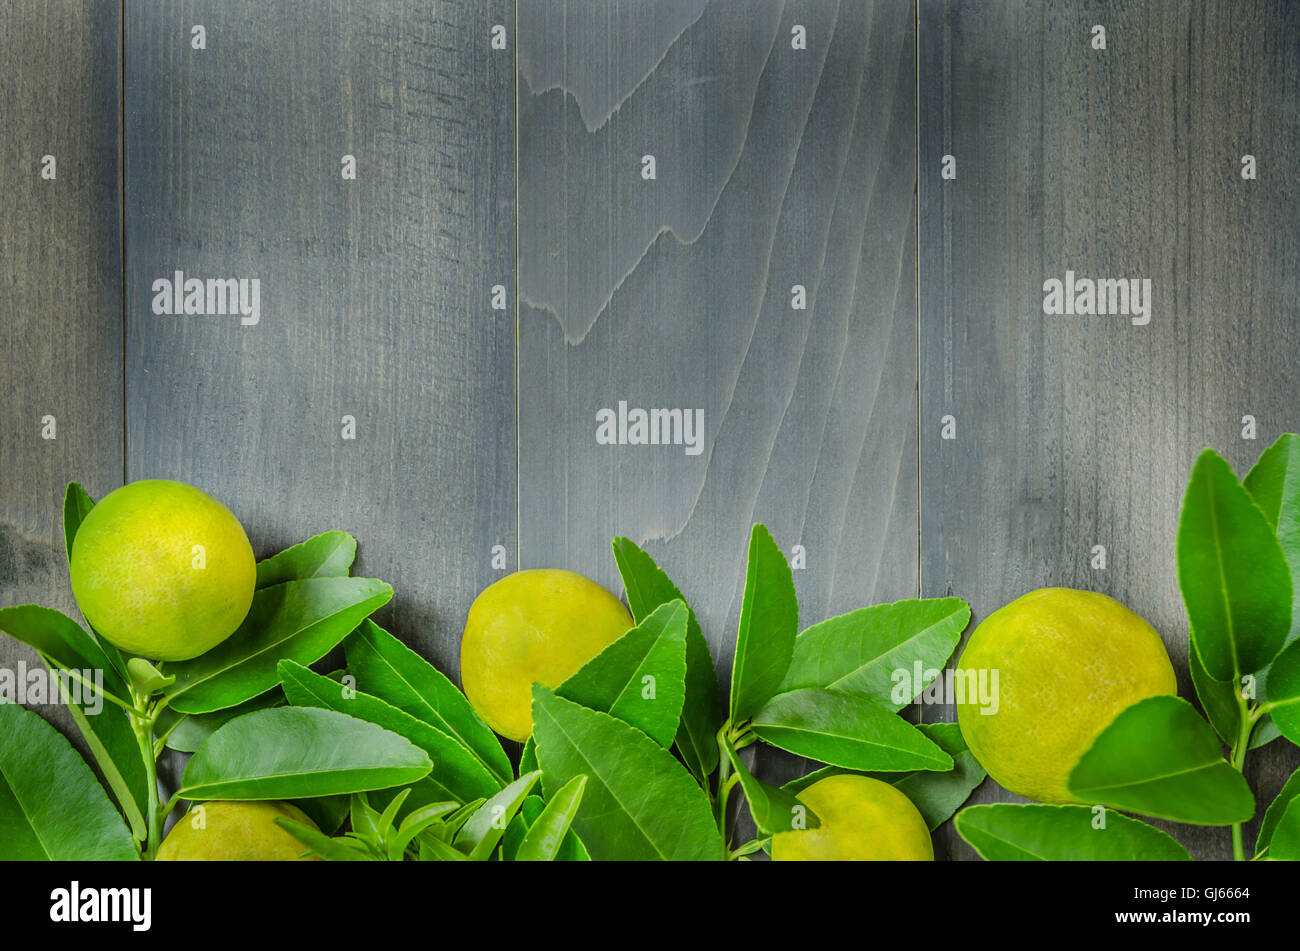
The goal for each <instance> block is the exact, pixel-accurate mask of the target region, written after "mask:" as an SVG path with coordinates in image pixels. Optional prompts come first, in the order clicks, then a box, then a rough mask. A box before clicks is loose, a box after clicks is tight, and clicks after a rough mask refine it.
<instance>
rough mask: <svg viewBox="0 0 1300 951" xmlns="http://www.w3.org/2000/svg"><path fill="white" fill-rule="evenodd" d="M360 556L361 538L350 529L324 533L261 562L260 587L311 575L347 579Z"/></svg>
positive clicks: (259, 571)
mask: <svg viewBox="0 0 1300 951" xmlns="http://www.w3.org/2000/svg"><path fill="white" fill-rule="evenodd" d="M356 557H357V540H356V539H355V538H353V537H352V536H351V535H349V534H348V533H347V532H324V533H323V534H320V535H315V536H313V537H311V538H309V539H307V540H306V541H305V542H299V543H298V544H297V545H294V546H293V547H292V548H286V549H285V550H284V551H282V552H280V553H279V554H277V555H272V556H271V557H270V558H264V559H262V560H261V561H259V562H258V563H257V587H259V588H269V587H271V586H272V585H277V584H283V583H284V582H286V581H305V580H307V579H308V578H346V577H347V575H348V572H349V571H350V570H351V569H352V562H353V561H354V560H355V559H356Z"/></svg>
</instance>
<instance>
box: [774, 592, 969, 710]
mask: <svg viewBox="0 0 1300 951" xmlns="http://www.w3.org/2000/svg"><path fill="white" fill-rule="evenodd" d="M969 622H970V606H969V605H968V604H967V603H966V602H965V601H962V600H961V599H960V598H930V599H925V600H918V599H912V600H908V601H897V602H895V603H893V604H877V605H873V606H871V607H868V608H860V609H859V610H857V611H850V612H849V613H848V614H841V615H840V616H839V617H833V618H830V619H829V620H826V621H822V622H821V623H820V624H814V625H813V626H812V627H810V628H808V629H807V630H806V631H804V632H803V633H802V634H800V635H799V636H798V637H797V638H795V642H794V657H793V659H792V660H791V661H790V670H789V671H788V672H787V673H786V675H785V682H784V683H783V684H782V685H781V689H782V691H786V690H798V689H799V688H801V687H821V688H823V689H826V690H842V691H845V692H848V693H861V694H864V695H866V696H867V697H869V698H870V699H872V700H874V701H876V702H877V703H879V704H880V705H881V706H884V707H889V708H890V709H891V710H899V709H902V708H903V707H904V706H906V705H907V704H908V703H910V702H911V701H912V700H913V699H914V698H915V697H916V696H917V695H918V694H919V693H920V692H921V690H922V689H923V688H924V687H925V684H926V681H925V680H924V676H925V674H926V672H928V671H938V670H939V669H941V668H942V667H943V665H944V663H945V662H946V661H947V660H948V658H949V657H950V656H951V655H952V652H953V650H954V649H955V648H956V647H957V642H958V641H960V640H961V632H962V631H964V630H965V629H966V625H967V624H968V623H969ZM918 666H919V668H920V670H921V672H922V676H921V677H916V676H914V675H913V671H914V669H915V668H916V667H918ZM900 670H902V671H906V672H907V675H908V678H909V682H910V683H911V690H910V691H909V694H910V695H909V696H907V697H906V698H905V699H902V700H900V699H899V698H898V697H897V696H894V694H895V690H896V687H895V679H894V674H895V672H896V671H900Z"/></svg>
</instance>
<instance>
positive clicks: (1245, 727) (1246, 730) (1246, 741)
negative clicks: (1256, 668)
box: [1230, 689, 1264, 862]
mask: <svg viewBox="0 0 1300 951" xmlns="http://www.w3.org/2000/svg"><path fill="white" fill-rule="evenodd" d="M1237 714H1238V715H1237V719H1238V721H1239V724H1240V726H1239V728H1238V730H1237V741H1236V742H1235V743H1233V744H1232V758H1231V760H1230V762H1231V763H1232V768H1233V769H1235V770H1236V771H1237V772H1239V773H1240V772H1243V770H1244V768H1245V765H1246V753H1247V752H1248V751H1249V750H1250V735H1251V734H1252V733H1253V732H1254V731H1255V724H1256V723H1258V722H1259V719H1260V717H1262V716H1263V715H1264V708H1263V707H1258V706H1257V707H1251V706H1250V704H1249V703H1248V702H1247V701H1246V698H1245V697H1243V696H1242V695H1241V690H1240V689H1238V690H1237ZM1232 857H1233V859H1234V860H1235V861H1238V862H1241V861H1244V860H1245V858H1246V847H1245V842H1244V841H1243V837H1242V823H1240V822H1234V823H1233V824H1232Z"/></svg>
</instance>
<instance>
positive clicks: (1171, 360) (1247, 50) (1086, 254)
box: [919, 0, 1300, 857]
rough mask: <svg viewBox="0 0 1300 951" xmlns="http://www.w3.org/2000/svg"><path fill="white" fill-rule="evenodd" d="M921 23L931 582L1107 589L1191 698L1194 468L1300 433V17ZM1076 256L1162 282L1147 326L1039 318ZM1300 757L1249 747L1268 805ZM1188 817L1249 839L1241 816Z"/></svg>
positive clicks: (937, 587) (1045, 8)
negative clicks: (1235, 821) (1182, 560)
mask: <svg viewBox="0 0 1300 951" xmlns="http://www.w3.org/2000/svg"><path fill="white" fill-rule="evenodd" d="M919 15H920V27H919V30H920V33H919V46H920V75H921V82H920V89H919V114H920V117H921V120H920V155H919V182H920V185H919V187H920V218H919V221H920V235H921V238H920V252H921V253H920V286H921V287H922V289H923V290H922V295H921V306H920V315H921V368H922V369H921V414H920V432H921V439H920V450H921V472H922V474H923V476H922V484H921V490H922V491H921V538H922V567H921V582H922V589H923V592H924V593H925V594H926V595H938V594H944V593H947V592H953V593H956V594H958V595H961V596H963V597H966V598H968V599H970V600H971V602H972V604H973V606H974V609H975V619H976V622H978V621H979V620H980V619H981V618H982V617H984V616H985V615H987V614H988V613H989V612H990V611H991V610H993V609H996V608H997V607H999V606H1001V605H1002V604H1004V603H1006V602H1007V601H1010V600H1011V599H1013V598H1015V597H1017V596H1019V595H1020V594H1023V593H1024V592H1025V591H1028V590H1030V589H1033V588H1036V587H1040V586H1044V585H1048V584H1054V585H1066V586H1070V587H1081V588H1090V589H1095V590H1099V591H1103V592H1105V593H1107V594H1110V595H1113V596H1114V597H1116V598H1118V599H1120V600H1121V601H1123V602H1124V603H1126V604H1128V605H1130V606H1131V607H1132V608H1133V609H1135V610H1136V611H1138V613H1140V614H1142V615H1143V616H1145V617H1147V618H1148V619H1149V620H1150V621H1151V622H1152V623H1153V624H1154V625H1155V627H1156V628H1157V629H1158V630H1159V631H1161V633H1162V635H1163V636H1164V638H1165V640H1166V642H1167V644H1168V647H1169V651H1170V654H1171V657H1172V658H1173V660H1174V666H1175V668H1176V669H1177V670H1179V671H1180V677H1181V680H1180V692H1181V693H1182V694H1183V695H1184V696H1187V697H1191V696H1193V692H1192V688H1191V684H1190V682H1189V680H1188V678H1187V675H1186V658H1187V622H1186V617H1185V614H1184V611H1183V607H1182V603H1181V600H1180V597H1179V593H1178V588H1177V582H1176V574H1175V564H1174V539H1175V533H1176V527H1177V516H1178V511H1179V506H1180V503H1181V499H1182V494H1183V490H1184V487H1185V482H1186V477H1187V473H1188V471H1189V469H1190V466H1191V463H1192V460H1193V458H1194V457H1195V454H1196V453H1197V452H1198V451H1199V450H1200V448H1201V447H1202V446H1205V445H1211V446H1214V447H1216V448H1218V449H1219V450H1220V451H1222V452H1224V453H1225V454H1226V455H1227V457H1228V458H1229V459H1230V460H1231V461H1232V462H1233V464H1234V465H1235V466H1236V467H1237V469H1238V472H1239V473H1242V474H1244V472H1245V470H1246V468H1247V467H1248V466H1249V465H1250V464H1251V463H1252V462H1253V461H1254V459H1255V457H1256V456H1257V455H1258V453H1259V452H1260V451H1261V450H1262V449H1263V448H1264V447H1265V446H1266V445H1267V444H1268V443H1269V442H1271V441H1272V439H1273V438H1275V437H1276V436H1277V435H1278V434H1280V433H1281V432H1284V431H1288V430H1296V429H1297V428H1300V403H1298V402H1297V400H1296V376H1295V367H1296V365H1297V360H1298V359H1300V312H1298V307H1297V299H1298V298H1297V283H1296V275H1295V271H1294V262H1295V260H1296V255H1297V250H1298V248H1297V244H1298V243H1300V235H1298V234H1297V229H1296V225H1295V223H1296V221H1297V220H1300V200H1298V199H1297V192H1296V188H1295V172H1296V164H1295V155H1296V153H1297V147H1298V146H1300V127H1298V125H1297V118H1296V113H1295V102H1296V96H1297V91H1298V90H1297V85H1298V84H1300V55H1298V53H1300V51H1298V50H1297V46H1296V43H1295V37H1296V35H1297V31H1298V30H1300V7H1297V6H1296V5H1295V4H1288V3H1284V2H1250V3H1240V2H1230V0H1216V2H1213V3H1191V2H1165V0H1160V2H1155V0H1152V2H1135V3H1125V4H1119V3H1079V2H1068V3H1066V2H1061V0H1055V2H1045V3H1035V4H1026V3H1021V2H1009V0H1008V2H1003V0H981V2H963V3H949V2H938V0H921V3H920V5H919ZM1096 24H1101V25H1104V26H1105V28H1106V30H1107V49H1106V50H1105V51H1100V50H1094V49H1092V48H1091V45H1090V30H1091V28H1092V27H1093V26H1094V25H1096ZM1245 153H1251V154H1254V155H1256V156H1257V158H1258V161H1259V167H1260V176H1259V180H1258V181H1254V182H1249V181H1243V180H1242V178H1241V176H1240V168H1241V166H1240V160H1241V156H1242V155H1243V154H1245ZM944 155H953V156H955V158H956V160H957V178H956V179H955V180H951V181H945V180H942V179H941V178H940V175H939V171H940V162H941V157H942V156H944ZM1067 268H1072V269H1074V270H1075V271H1076V272H1077V273H1078V274H1079V275H1088V276H1094V277H1101V276H1105V277H1146V278H1150V279H1151V280H1152V281H1153V285H1154V296H1153V310H1152V315H1151V320H1150V323H1149V324H1148V325H1146V326H1134V325H1132V323H1131V322H1130V321H1129V320H1128V319H1125V318H1123V317H1114V316H1111V317H1101V316H1094V317H1048V316H1045V315H1044V313H1043V290H1042V284H1043V281H1044V280H1046V279H1048V278H1051V277H1057V278H1063V277H1064V272H1065V270H1066V269H1067ZM945 414H952V415H953V416H955V417H956V421H957V438H956V439H955V440H953V441H944V440H942V439H941V438H940V435H941V433H940V419H941V417H942V416H944V415H945ZM1246 414H1250V415H1253V416H1255V417H1256V418H1257V419H1258V424H1259V436H1258V439H1257V440H1256V441H1253V442H1252V441H1244V440H1243V439H1242V438H1241V429H1242V417H1243V416H1244V415H1246ZM1097 544H1101V545H1105V546H1106V549H1107V552H1108V556H1109V557H1108V567H1107V569H1106V570H1105V571H1094V570H1092V569H1091V567H1090V559H1089V553H1090V550H1091V548H1092V546H1093V545H1097ZM926 714H927V718H929V719H938V718H942V719H952V710H951V709H947V710H944V711H926ZM1296 753H1297V751H1296V750H1295V748H1294V747H1290V746H1289V745H1287V744H1285V743H1282V742H1279V743H1275V744H1273V745H1272V746H1270V747H1268V748H1266V749H1265V750H1264V751H1262V752H1261V753H1257V754H1252V759H1253V764H1252V763H1248V774H1249V775H1250V777H1251V779H1252V780H1253V781H1254V782H1256V783H1257V788H1258V789H1259V790H1260V792H1261V802H1264V803H1266V802H1267V801H1268V800H1269V799H1270V798H1271V797H1272V795H1273V794H1274V793H1275V792H1276V790H1277V788H1278V787H1279V786H1280V784H1281V782H1282V781H1283V780H1284V779H1285V777H1286V775H1287V774H1288V773H1289V772H1290V771H1291V770H1292V769H1294V768H1295V766H1296V765H1297V762H1298V759H1297V756H1296ZM999 793H1000V791H999V790H996V789H994V788H992V784H991V783H990V784H987V785H986V786H985V787H984V788H983V789H982V790H981V792H980V794H979V795H978V798H979V799H980V800H982V801H991V800H995V799H998V798H1003V797H1004V796H1005V794H1001V795H1000V794H999ZM1261 811H1262V807H1261ZM1173 831H1174V832H1175V834H1176V835H1177V836H1178V838H1180V839H1181V840H1182V841H1183V842H1185V843H1186V844H1188V845H1189V846H1190V847H1191V848H1192V851H1193V853H1194V854H1195V855H1197V856H1198V857H1226V856H1228V855H1230V846H1229V836H1228V831H1227V830H1226V829H1222V830H1218V829H1193V828H1190V827H1186V826H1183V827H1177V828H1176V829H1174V830H1173ZM947 838H948V845H949V847H950V848H951V849H952V850H953V852H954V854H955V855H957V856H958V857H971V856H972V855H973V853H972V852H971V850H970V849H969V848H967V847H966V846H965V845H964V844H963V843H961V842H960V841H959V840H958V839H957V838H956V836H955V835H952V834H949V835H948V836H947Z"/></svg>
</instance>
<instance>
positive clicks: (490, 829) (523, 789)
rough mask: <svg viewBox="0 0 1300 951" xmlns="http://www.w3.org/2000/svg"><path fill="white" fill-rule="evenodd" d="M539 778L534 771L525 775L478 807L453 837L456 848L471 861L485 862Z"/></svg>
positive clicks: (537, 773) (538, 773)
mask: <svg viewBox="0 0 1300 951" xmlns="http://www.w3.org/2000/svg"><path fill="white" fill-rule="evenodd" d="M541 775H542V774H541V773H540V772H537V771H534V772H531V773H525V774H524V775H522V776H520V777H519V778H518V779H516V780H515V781H514V782H512V783H511V784H510V785H508V786H506V788H505V789H502V790H501V791H500V792H498V793H497V794H496V795H495V796H493V797H492V798H490V799H489V800H488V801H487V802H485V803H483V805H481V806H479V808H478V810H477V811H476V812H475V813H474V814H473V815H472V816H470V817H469V819H468V821H466V823H465V824H464V825H463V826H461V828H460V831H459V832H457V833H456V839H455V842H454V843H453V844H454V845H455V846H456V848H457V849H459V850H460V851H461V852H464V853H465V854H466V855H467V856H469V858H470V860H471V861H474V862H486V861H487V860H488V857H489V856H491V855H492V851H493V849H495V848H496V847H497V843H498V842H500V841H501V836H502V834H503V833H504V832H505V831H506V827H507V826H508V825H509V824H510V820H511V819H513V818H514V816H515V813H516V812H518V811H519V807H520V806H521V805H523V802H524V800H525V799H526V798H528V794H529V793H530V792H532V789H533V787H534V786H535V785H537V780H538V779H540V778H541Z"/></svg>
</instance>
